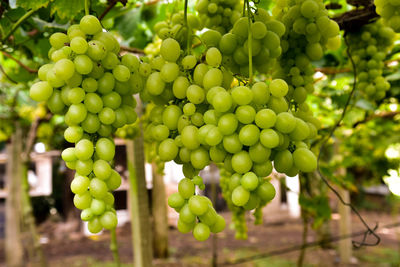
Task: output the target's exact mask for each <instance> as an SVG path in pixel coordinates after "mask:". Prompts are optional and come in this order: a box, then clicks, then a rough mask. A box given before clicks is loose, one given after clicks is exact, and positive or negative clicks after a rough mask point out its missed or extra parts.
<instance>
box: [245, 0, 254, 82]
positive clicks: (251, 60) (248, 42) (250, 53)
mask: <svg viewBox="0 0 400 267" xmlns="http://www.w3.org/2000/svg"><path fill="white" fill-rule="evenodd" d="M245 5H247V17H248V21H249V24H248V31H249V35H248V38H247V46H248V49H249V53H248V54H249V84H250V85H251V84H252V82H253V51H252V48H253V47H252V45H253V42H252V41H253V34H252V32H251V10H250V2H249V0H246V1H245Z"/></svg>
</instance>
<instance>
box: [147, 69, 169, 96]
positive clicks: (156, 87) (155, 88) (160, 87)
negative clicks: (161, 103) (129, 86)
mask: <svg viewBox="0 0 400 267" xmlns="http://www.w3.org/2000/svg"><path fill="white" fill-rule="evenodd" d="M164 87H165V82H164V80H163V79H162V76H161V74H160V73H159V72H153V73H152V74H150V76H149V78H148V79H147V82H146V90H147V91H148V92H149V93H150V94H153V95H160V94H162V92H163V91H164Z"/></svg>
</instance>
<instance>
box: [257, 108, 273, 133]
mask: <svg viewBox="0 0 400 267" xmlns="http://www.w3.org/2000/svg"><path fill="white" fill-rule="evenodd" d="M254 120H255V123H256V125H257V126H258V127H260V128H262V129H268V128H272V127H274V125H275V122H276V114H275V112H274V111H273V110H271V109H261V110H259V111H258V112H257V114H256V116H255V119H254Z"/></svg>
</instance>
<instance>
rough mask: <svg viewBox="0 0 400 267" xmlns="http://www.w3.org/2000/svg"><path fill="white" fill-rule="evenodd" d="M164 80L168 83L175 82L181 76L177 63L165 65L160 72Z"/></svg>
mask: <svg viewBox="0 0 400 267" xmlns="http://www.w3.org/2000/svg"><path fill="white" fill-rule="evenodd" d="M160 74H161V77H162V79H163V80H164V81H165V82H167V83H170V82H173V81H175V80H176V78H178V76H179V66H178V65H177V64H176V63H171V62H167V63H165V64H164V65H163V66H162V68H161V71H160Z"/></svg>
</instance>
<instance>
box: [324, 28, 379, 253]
mask: <svg viewBox="0 0 400 267" xmlns="http://www.w3.org/2000/svg"><path fill="white" fill-rule="evenodd" d="M343 37H344V41H345V43H346V46H347V49H346V53H347V56H348V57H349V60H350V62H351V65H352V68H353V73H354V76H353V79H354V82H353V88H352V89H351V92H350V94H349V97H348V98H347V101H346V104H345V106H344V108H343V112H342V115H341V116H340V118H339V120H338V121H337V122H336V124H335V125H334V126H333V128H332V129H331V131H330V132H329V134H328V135H327V136H326V137H325V138H324V139H323V140H322V144H321V147H320V149H319V153H318V157H317V173H318V175H319V177H320V178H321V180H322V181H323V182H324V183H325V184H326V185H327V186H328V187H329V189H330V190H331V191H332V192H333V193H334V194H335V195H336V196H337V198H338V199H339V200H340V202H341V203H342V204H343V205H345V206H348V207H350V208H351V210H352V211H353V212H354V213H355V214H356V215H357V217H358V218H359V219H360V221H361V223H362V224H363V225H364V226H365V228H366V229H367V230H366V231H365V232H364V235H363V239H362V241H361V242H356V241H354V240H353V241H352V243H353V246H354V247H355V248H361V247H362V246H376V245H378V244H379V243H380V241H381V238H380V237H379V235H378V234H377V233H376V232H375V230H376V229H377V228H378V224H376V225H375V227H374V228H373V229H372V228H371V227H369V225H368V224H367V223H366V221H365V220H364V218H363V217H362V216H361V214H360V213H359V212H358V210H357V209H356V208H355V207H354V205H352V204H351V203H350V202H346V201H344V199H343V198H342V196H341V195H340V194H339V193H338V192H337V191H336V190H335V189H334V188H333V186H332V185H330V184H329V182H328V179H327V178H326V177H325V176H324V175H323V174H322V172H321V169H320V160H321V156H322V152H323V150H324V148H325V146H326V144H327V143H328V141H329V139H330V138H331V137H332V136H333V134H334V132H335V130H336V129H337V128H338V127H339V126H340V124H341V122H342V121H343V118H344V117H345V115H346V112H347V110H348V107H349V106H350V101H351V99H352V98H353V95H354V92H355V91H356V87H357V68H356V64H355V62H354V60H353V57H352V55H351V52H350V45H349V42H348V40H347V35H346V33H345V35H344V36H343ZM369 235H373V236H374V237H375V238H376V241H375V243H371V244H370V243H366V242H365V241H366V239H367V237H368V236H369Z"/></svg>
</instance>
